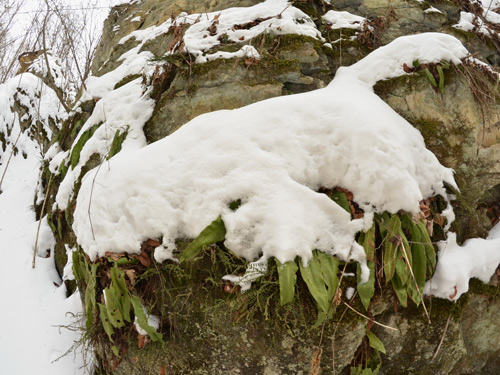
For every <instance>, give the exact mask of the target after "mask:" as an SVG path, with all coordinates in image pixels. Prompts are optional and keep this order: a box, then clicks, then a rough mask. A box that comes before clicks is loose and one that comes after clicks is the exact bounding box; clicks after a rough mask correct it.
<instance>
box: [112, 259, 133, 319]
mask: <svg viewBox="0 0 500 375" xmlns="http://www.w3.org/2000/svg"><path fill="white" fill-rule="evenodd" d="M111 289H112V290H113V294H114V295H115V297H116V298H117V299H118V301H119V305H118V307H119V309H120V312H121V313H122V317H123V319H125V320H126V321H127V322H130V321H131V319H130V293H129V290H128V288H127V284H126V282H125V274H124V272H123V271H122V270H120V269H119V268H118V265H117V264H116V263H115V264H114V266H113V268H111Z"/></svg>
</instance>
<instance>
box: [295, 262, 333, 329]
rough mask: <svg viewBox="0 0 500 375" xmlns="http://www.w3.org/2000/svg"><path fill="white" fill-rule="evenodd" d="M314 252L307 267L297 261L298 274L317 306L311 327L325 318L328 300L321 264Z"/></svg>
mask: <svg viewBox="0 0 500 375" xmlns="http://www.w3.org/2000/svg"><path fill="white" fill-rule="evenodd" d="M314 254H315V252H313V258H312V259H311V260H310V261H309V264H308V265H307V267H304V266H303V265H302V262H300V261H299V268H300V275H301V276H302V279H303V280H304V281H305V283H306V285H307V289H309V292H310V293H311V295H312V296H313V298H314V301H315V302H316V307H317V308H318V319H317V320H316V323H314V325H313V328H316V327H318V326H319V325H320V324H321V323H322V322H323V321H324V320H325V319H326V315H327V312H328V305H329V303H330V300H329V299H328V290H327V288H326V285H325V281H324V280H323V275H322V272H321V265H320V263H319V260H318V258H317V257H316V256H315V255H314Z"/></svg>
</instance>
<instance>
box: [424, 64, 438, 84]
mask: <svg viewBox="0 0 500 375" xmlns="http://www.w3.org/2000/svg"><path fill="white" fill-rule="evenodd" d="M424 72H425V75H426V76H427V78H428V79H429V81H430V83H431V85H432V86H434V87H438V84H437V82H436V79H435V78H434V76H433V75H432V73H431V72H430V71H429V69H428V68H426V69H425V70H424Z"/></svg>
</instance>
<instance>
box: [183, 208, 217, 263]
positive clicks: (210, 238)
mask: <svg viewBox="0 0 500 375" xmlns="http://www.w3.org/2000/svg"><path fill="white" fill-rule="evenodd" d="M225 238H226V227H225V226H224V222H223V221H222V217H220V216H219V217H218V218H217V219H215V220H214V221H212V222H211V223H210V225H209V226H207V227H206V228H205V229H203V230H202V231H201V233H200V234H199V235H198V237H196V239H195V240H194V241H193V242H191V243H190V244H189V246H188V247H187V248H186V250H184V252H183V253H182V254H181V256H180V258H179V262H181V263H182V262H184V261H186V260H189V259H192V258H194V257H195V256H196V255H198V254H199V253H200V252H201V251H202V250H204V249H205V248H206V247H208V246H209V245H211V244H214V243H216V242H220V241H224V239H225Z"/></svg>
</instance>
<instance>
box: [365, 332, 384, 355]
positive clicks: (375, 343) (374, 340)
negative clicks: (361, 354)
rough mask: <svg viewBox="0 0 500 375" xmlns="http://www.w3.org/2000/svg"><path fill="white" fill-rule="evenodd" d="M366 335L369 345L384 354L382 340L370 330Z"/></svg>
mask: <svg viewBox="0 0 500 375" xmlns="http://www.w3.org/2000/svg"><path fill="white" fill-rule="evenodd" d="M367 336H368V341H369V343H370V346H371V347H372V348H373V349H376V350H378V351H379V352H381V353H384V354H385V346H384V344H383V343H382V341H380V339H379V338H378V337H377V336H376V335H375V334H374V333H373V332H371V331H370V332H368V334H367Z"/></svg>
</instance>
